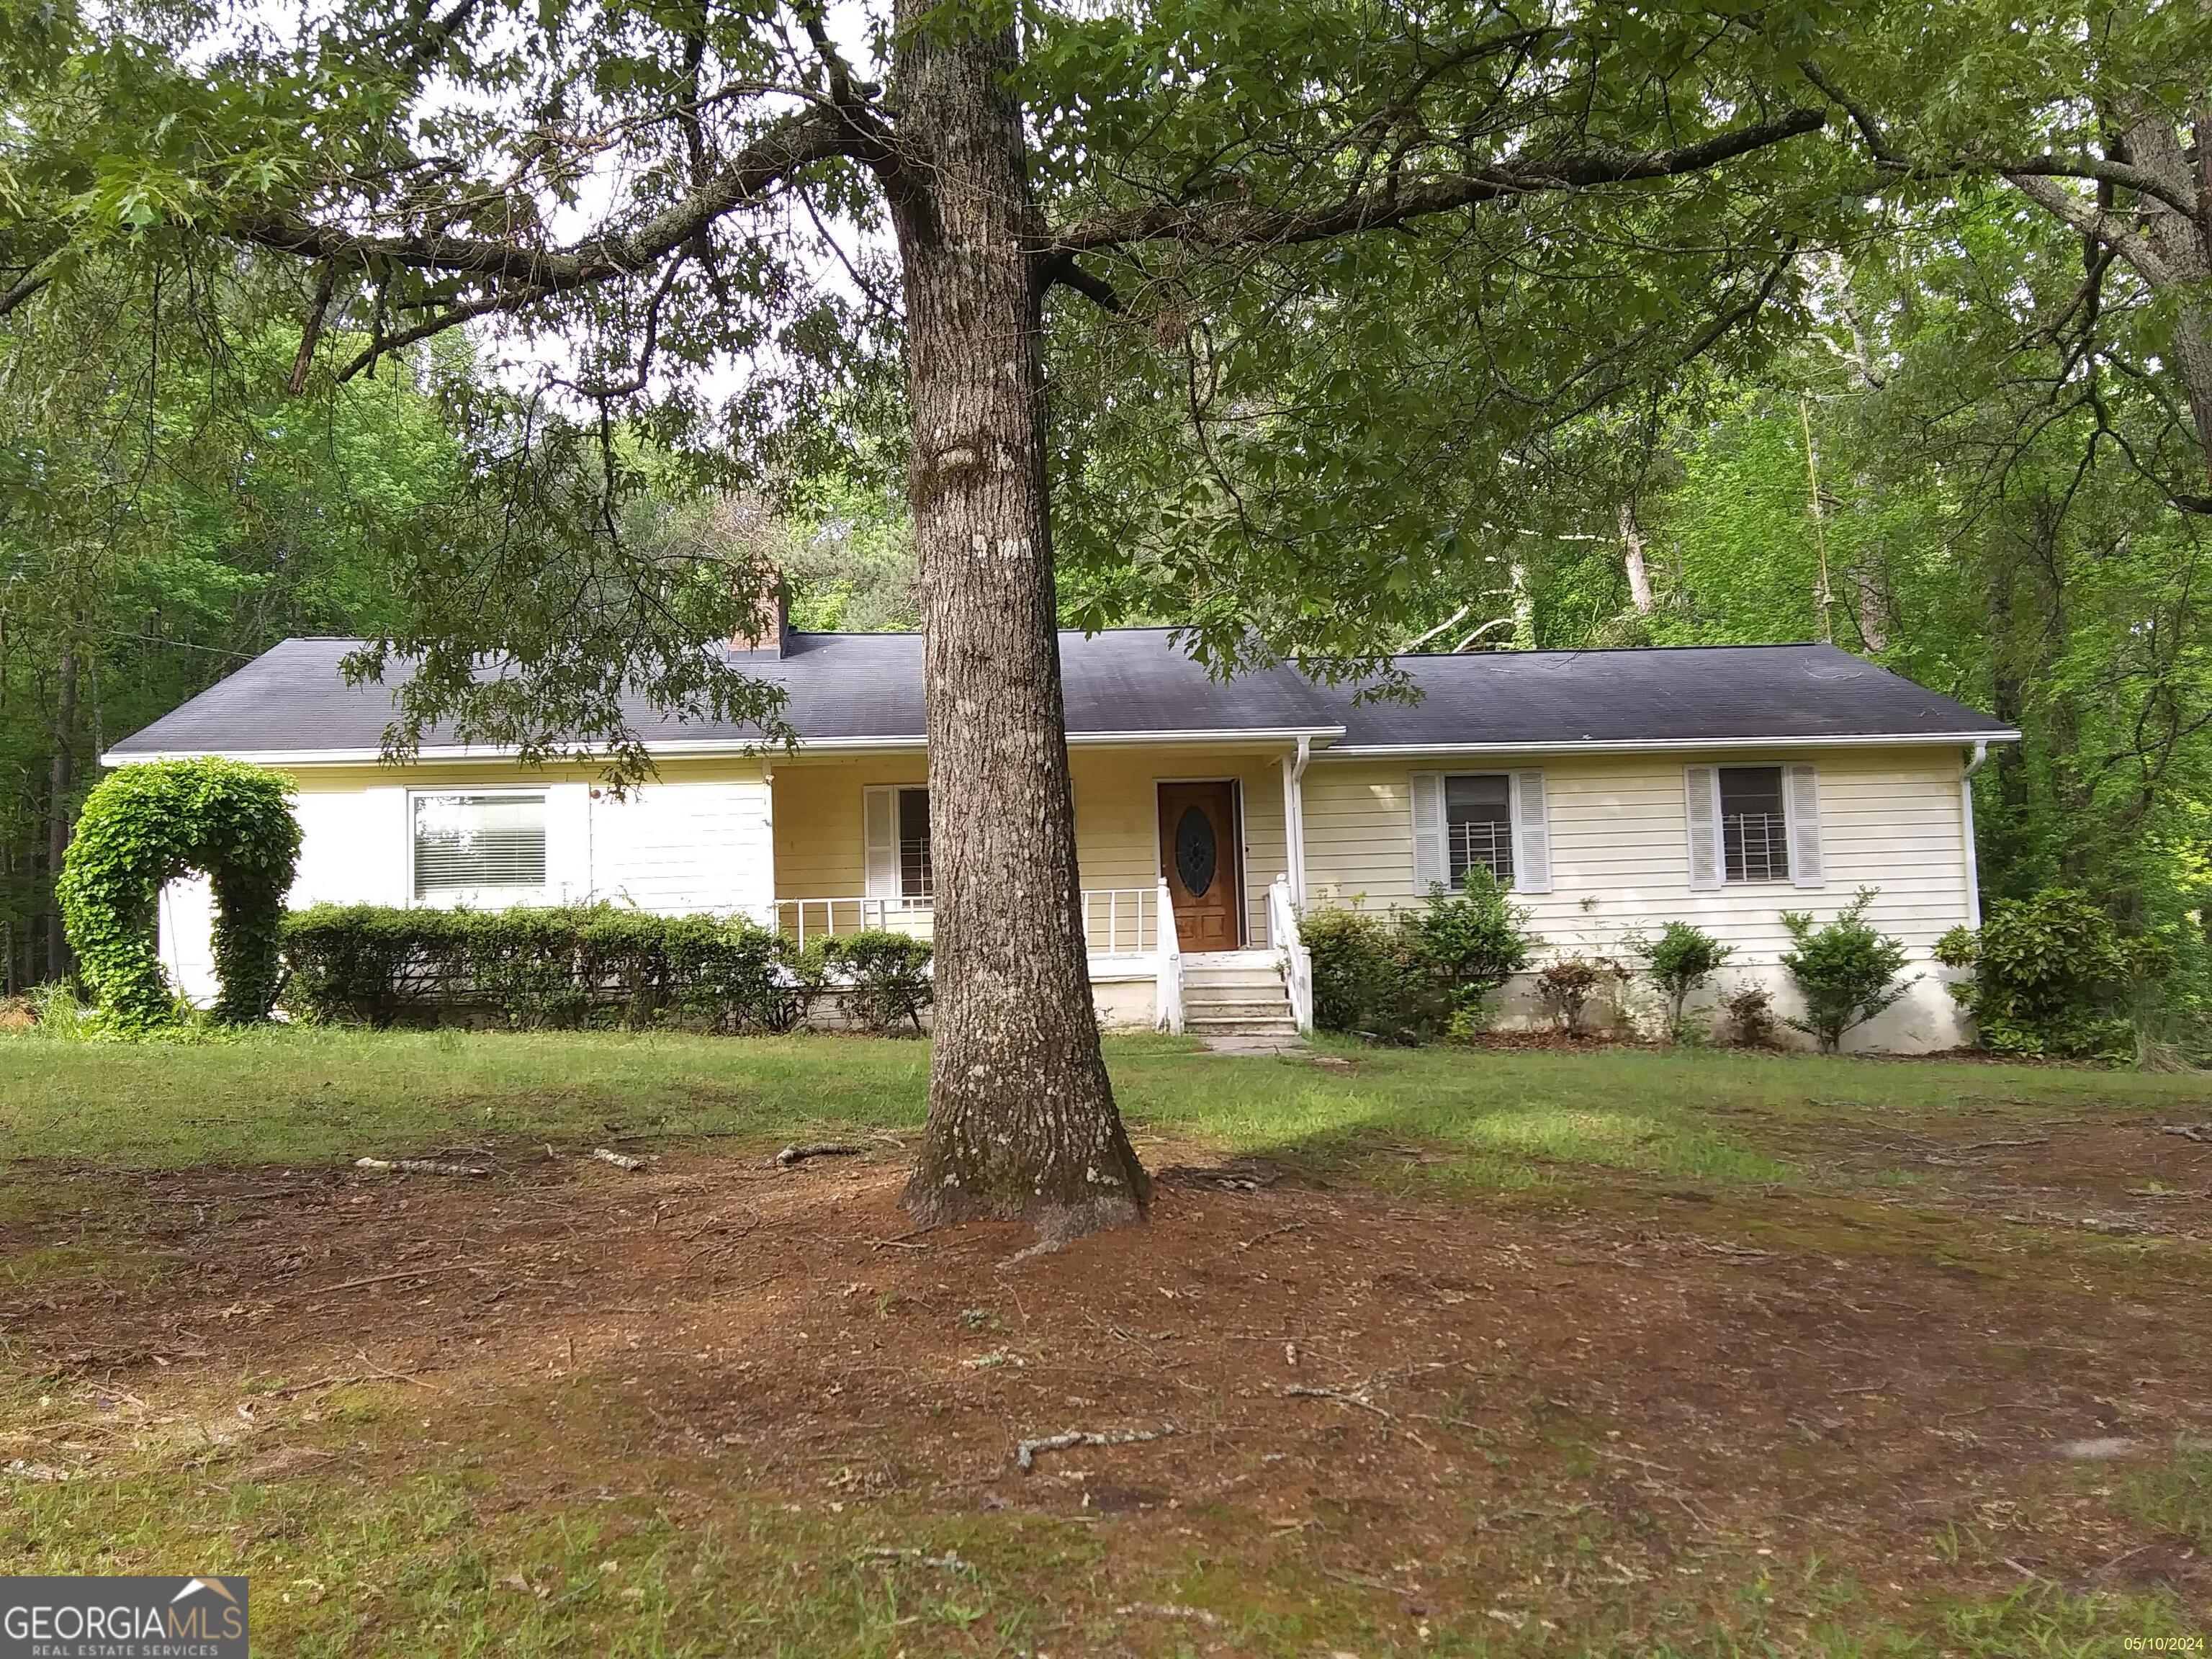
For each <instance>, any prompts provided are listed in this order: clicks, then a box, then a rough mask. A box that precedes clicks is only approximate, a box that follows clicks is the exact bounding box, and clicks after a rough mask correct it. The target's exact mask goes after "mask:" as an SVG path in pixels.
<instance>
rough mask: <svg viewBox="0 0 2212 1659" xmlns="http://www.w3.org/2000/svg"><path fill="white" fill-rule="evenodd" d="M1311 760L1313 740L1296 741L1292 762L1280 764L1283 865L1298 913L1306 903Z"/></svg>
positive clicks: (1301, 739)
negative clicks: (1307, 780) (1306, 785)
mask: <svg viewBox="0 0 2212 1659" xmlns="http://www.w3.org/2000/svg"><path fill="white" fill-rule="evenodd" d="M1312 758H1313V738H1311V737H1302V738H1299V739H1298V751H1297V757H1296V758H1295V759H1291V758H1285V761H1284V763H1283V847H1284V853H1285V857H1284V860H1283V863H1284V866H1285V874H1287V875H1288V876H1289V877H1290V878H1291V901H1292V902H1294V903H1295V904H1297V906H1298V908H1300V909H1304V908H1305V902H1306V796H1305V789H1304V780H1305V775H1306V763H1307V762H1309V761H1310V760H1311V759H1312Z"/></svg>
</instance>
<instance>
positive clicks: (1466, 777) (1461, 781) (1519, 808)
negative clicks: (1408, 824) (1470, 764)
mask: <svg viewBox="0 0 2212 1659" xmlns="http://www.w3.org/2000/svg"><path fill="white" fill-rule="evenodd" d="M1409 781H1410V782H1411V785H1412V797H1413V891H1414V893H1415V894H1416V895H1419V894H1425V893H1426V892H1428V891H1429V890H1431V889H1432V888H1437V887H1449V888H1450V889H1452V890H1454V891H1457V890H1459V889H1460V888H1461V886H1462V884H1464V883H1465V882H1466V880H1467V872H1468V871H1470V870H1473V869H1475V868H1477V867H1478V866H1480V868H1482V869H1485V870H1487V871H1489V872H1490V873H1491V874H1492V875H1493V876H1495V877H1497V878H1498V880H1499V881H1500V882H1510V884H1512V886H1513V890H1515V891H1516V892H1518V893H1548V892H1550V891H1551V890H1552V832H1551V824H1550V818H1549V817H1548V815H1547V807H1546V805H1545V801H1546V796H1547V791H1546V789H1545V787H1544V773H1543V769H1541V767H1528V768H1524V769H1521V770H1519V771H1514V772H1415V773H1413V775H1412V776H1411V778H1410V780H1409Z"/></svg>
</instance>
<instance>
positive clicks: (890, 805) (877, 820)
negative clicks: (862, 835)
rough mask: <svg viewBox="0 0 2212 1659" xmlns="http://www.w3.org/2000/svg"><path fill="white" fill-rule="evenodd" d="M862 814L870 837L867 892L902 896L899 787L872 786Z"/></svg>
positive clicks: (875, 895)
mask: <svg viewBox="0 0 2212 1659" xmlns="http://www.w3.org/2000/svg"><path fill="white" fill-rule="evenodd" d="M860 816H861V822H862V823H863V825H864V826H865V828H866V839H867V861H866V872H867V896H868V897H870V898H873V899H895V898H896V897H897V896H899V815H898V791H897V789H896V788H895V787H894V788H877V787H870V788H869V789H868V790H866V792H865V805H864V809H863V811H862V812H861V815H860Z"/></svg>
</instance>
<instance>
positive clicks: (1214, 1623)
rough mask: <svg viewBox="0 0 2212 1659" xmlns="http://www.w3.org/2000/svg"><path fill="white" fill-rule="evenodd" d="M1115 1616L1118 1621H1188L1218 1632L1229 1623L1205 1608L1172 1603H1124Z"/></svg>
mask: <svg viewBox="0 0 2212 1659" xmlns="http://www.w3.org/2000/svg"><path fill="white" fill-rule="evenodd" d="M1114 1614H1115V1617H1116V1618H1118V1619H1188V1620H1190V1621H1191V1622H1192V1623H1193V1624H1198V1625H1204V1626H1206V1628H1207V1629H1209V1630H1218V1629H1219V1628H1220V1627H1221V1626H1224V1625H1225V1624H1227V1623H1228V1622H1229V1621H1228V1620H1226V1619H1224V1618H1223V1617H1222V1616H1221V1615H1220V1614H1219V1613H1211V1612H1208V1611H1207V1610H1206V1608H1204V1607H1184V1606H1183V1605H1182V1604H1181V1603H1180V1602H1171V1601H1124V1602H1123V1603H1122V1604H1121V1606H1120V1607H1116V1608H1115V1609H1114Z"/></svg>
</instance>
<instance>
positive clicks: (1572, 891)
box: [1305, 746, 1967, 964]
mask: <svg viewBox="0 0 2212 1659" xmlns="http://www.w3.org/2000/svg"><path fill="white" fill-rule="evenodd" d="M1770 759H1771V760H1774V761H1805V760H1810V761H1812V762H1813V763H1814V764H1815V765H1817V766H1818V767H1819V769H1820V836H1821V842H1822V845H1823V848H1824V852H1825V855H1826V876H1827V879H1826V883H1825V884H1823V885H1821V886H1820V887H1796V886H1793V885H1791V884H1788V883H1781V884H1757V885H1733V886H1729V887H1725V888H1723V889H1721V890H1718V891H1711V892H1693V891H1692V890H1691V888H1690V857H1689V847H1688V827H1687V823H1686V813H1685V808H1684V804H1683V781H1682V769H1683V767H1684V766H1685V765H1686V764H1694V763H1723V764H1753V763H1759V762H1761V761H1765V760H1770ZM1516 764H1517V765H1521V766H1528V765H1531V764H1541V766H1542V768H1543V770H1544V779H1545V787H1546V792H1547V795H1548V796H1549V799H1550V820H1551V832H1552V880H1553V890H1552V891H1551V892H1549V893H1541V894H1531V895H1528V896H1526V897H1525V898H1524V899H1523V901H1522V902H1524V903H1526V904H1527V905H1528V907H1529V908H1530V909H1531V910H1532V911H1533V912H1534V917H1533V919H1532V921H1531V926H1532V927H1534V930H1535V932H1536V933H1539V934H1541V936H1542V937H1543V938H1544V939H1545V940H1546V941H1547V943H1548V944H1550V945H1554V946H1556V947H1558V948H1560V949H1564V950H1581V951H1604V950H1607V948H1608V947H1610V946H1612V945H1613V944H1614V943H1615V942H1616V941H1618V940H1619V939H1620V936H1621V934H1622V933H1628V932H1634V931H1638V930H1646V929H1653V928H1656V926H1657V925H1658V924H1659V923H1662V922H1664V921H1669V920H1673V919H1674V918H1678V917H1679V918H1680V919H1681V920H1684V921H1694V922H1696V923H1697V924H1698V925H1699V926H1700V927H1705V928H1707V929H1710V930H1711V932H1713V933H1717V934H1718V935H1719V936H1720V937H1721V938H1722V939H1724V940H1726V941H1727V942H1728V943H1729V944H1731V945H1734V946H1735V948H1736V951H1737V957H1736V960H1737V961H1738V962H1739V963H1745V964H1749V963H1761V962H1772V961H1773V960H1774V959H1775V957H1776V956H1777V955H1778V952H1780V951H1782V950H1783V949H1784V948H1785V947H1786V945H1787V944H1788V942H1789V940H1788V935H1787V934H1786V933H1784V931H1783V928H1782V923H1781V913H1782V912H1783V911H1784V910H1808V911H1810V912H1812V913H1813V914H1814V915H1816V916H1826V915H1833V914H1834V913H1835V912H1836V911H1837V910H1838V909H1840V908H1842V907H1843V906H1844V905H1845V904H1848V903H1849V902H1850V899H1851V896H1852V893H1853V892H1854V891H1855V890H1857V888H1859V887H1861V886H1868V887H1875V888H1878V889H1880V890H1881V892H1880V896H1879V897H1878V898H1877V899H1876V900H1875V906H1874V910H1873V913H1872V914H1873V919H1874V921H1875V924H1876V925H1877V926H1879V927H1881V928H1882V929H1883V930H1884V931H1885V932H1887V933H1894V934H1896V935H1897V936H1898V937H1899V938H1900V939H1903V940H1904V941H1905V944H1906V945H1908V946H1909V947H1910V948H1911V950H1912V951H1913V953H1914V954H1915V955H1916V956H1924V955H1925V954H1926V953H1927V951H1928V950H1929V947H1930V946H1932V945H1934V944H1935V942H1936V939H1937V938H1938V937H1940V936H1941V935H1942V933H1944V931H1945V930H1946V929H1948V928H1949V927H1953V926H1954V925H1955V924H1957V923H1959V922H1962V921H1966V915H1967V898H1966V842H1965V835H1964V829H1965V822H1964V810H1963V805H1962V802H1961V799H1960V768H1961V757H1960V752H1959V750H1957V749H1956V748H1953V747H1948V746H1946V747H1930V748H1927V749H1910V750H1831V751H1816V752H1812V753H1807V752H1802V751H1792V752H1790V753H1789V754H1786V755H1785V754H1777V755H1774V756H1771V757H1761V756H1751V755H1741V754H1736V755H1725V756H1701V755H1693V754H1692V755H1681V756H1671V755H1670V756H1666V757H1659V756H1602V757H1584V758H1577V757H1553V758H1551V759H1548V760H1544V761H1541V763H1532V762H1528V761H1521V762H1517V763H1516ZM1503 769H1504V768H1503V767H1501V766H1498V765H1495V764H1490V765H1485V764H1481V763H1468V762H1467V761H1463V760H1451V759H1446V758H1442V757H1439V758H1437V759H1434V760H1397V761H1390V762H1387V763H1385V762H1376V761H1351V760H1346V761H1334V760H1328V759H1326V758H1323V757H1316V760H1315V762H1314V764H1313V765H1312V766H1311V768H1310V769H1308V771H1307V773H1306V776H1305V819H1306V849H1307V850H1306V885H1307V892H1308V896H1309V898H1310V901H1311V902H1316V903H1329V902H1338V903H1350V902H1353V901H1355V900H1358V901H1361V902H1365V903H1367V904H1370V905H1375V906H1390V905H1398V904H1403V903H1406V902H1409V901H1410V900H1411V899H1412V898H1413V808H1412V802H1411V799H1410V794H1411V787H1412V786H1411V783H1410V781H1409V780H1410V779H1411V776H1412V775H1413V772H1415V771H1417V770H1423V771H1425V770H1441V771H1495V770H1503Z"/></svg>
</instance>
